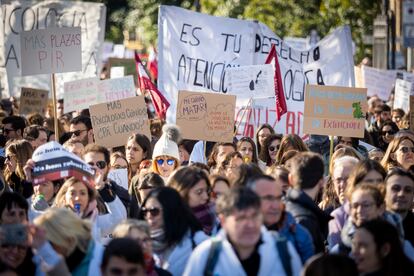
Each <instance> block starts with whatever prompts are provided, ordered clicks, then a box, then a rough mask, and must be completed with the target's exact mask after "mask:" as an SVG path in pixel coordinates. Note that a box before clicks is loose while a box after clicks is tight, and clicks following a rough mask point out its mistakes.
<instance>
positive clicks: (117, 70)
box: [110, 66, 125, 79]
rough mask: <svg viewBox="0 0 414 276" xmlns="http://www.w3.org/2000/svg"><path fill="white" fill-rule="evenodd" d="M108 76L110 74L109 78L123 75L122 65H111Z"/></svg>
mask: <svg viewBox="0 0 414 276" xmlns="http://www.w3.org/2000/svg"><path fill="white" fill-rule="evenodd" d="M110 76H111V79H116V78H122V77H124V76H125V67H122V66H115V67H111V71H110Z"/></svg>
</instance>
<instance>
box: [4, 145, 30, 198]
mask: <svg viewBox="0 0 414 276" xmlns="http://www.w3.org/2000/svg"><path fill="white" fill-rule="evenodd" d="M5 153H6V160H5V162H4V163H5V165H6V168H5V169H4V178H5V181H6V183H7V184H8V185H9V187H10V188H11V189H12V190H13V191H15V192H17V193H20V194H21V195H23V196H24V197H25V198H28V197H30V196H31V195H32V193H33V189H32V186H31V185H24V182H25V179H26V175H25V173H24V170H23V168H24V166H25V165H26V162H27V160H29V159H30V158H32V154H33V148H32V146H31V145H30V143H29V142H28V141H26V140H14V141H11V142H10V143H8V144H7V145H6V151H5Z"/></svg>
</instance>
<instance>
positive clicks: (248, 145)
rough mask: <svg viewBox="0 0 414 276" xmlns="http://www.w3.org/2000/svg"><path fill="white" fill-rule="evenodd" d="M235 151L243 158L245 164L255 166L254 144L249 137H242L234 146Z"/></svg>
mask: <svg viewBox="0 0 414 276" xmlns="http://www.w3.org/2000/svg"><path fill="white" fill-rule="evenodd" d="M236 148H237V151H238V152H240V154H241V155H242V156H243V161H244V162H245V163H248V162H253V163H255V164H257V161H258V158H257V151H256V144H255V143H254V141H253V140H252V138H250V137H242V138H240V140H239V141H237V144H236Z"/></svg>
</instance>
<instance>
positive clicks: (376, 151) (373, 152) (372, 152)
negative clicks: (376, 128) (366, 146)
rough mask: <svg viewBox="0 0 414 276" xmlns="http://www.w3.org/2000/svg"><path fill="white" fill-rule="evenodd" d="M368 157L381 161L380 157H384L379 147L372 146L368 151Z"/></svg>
mask: <svg viewBox="0 0 414 276" xmlns="http://www.w3.org/2000/svg"><path fill="white" fill-rule="evenodd" d="M368 158H369V159H371V160H374V161H377V162H381V160H382V158H384V152H383V151H382V150H380V149H377V148H373V149H372V150H370V151H368Z"/></svg>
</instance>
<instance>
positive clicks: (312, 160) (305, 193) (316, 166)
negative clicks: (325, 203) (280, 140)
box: [286, 152, 331, 253]
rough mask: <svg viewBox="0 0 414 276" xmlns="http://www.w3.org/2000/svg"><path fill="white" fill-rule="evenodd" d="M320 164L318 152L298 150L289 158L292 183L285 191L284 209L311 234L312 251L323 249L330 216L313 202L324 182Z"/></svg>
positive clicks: (321, 163) (322, 166)
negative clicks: (290, 160)
mask: <svg viewBox="0 0 414 276" xmlns="http://www.w3.org/2000/svg"><path fill="white" fill-rule="evenodd" d="M323 170H324V164H323V161H322V158H321V156H320V155H318V154H315V153H311V152H302V153H299V154H298V155H296V156H295V157H294V158H293V159H292V167H291V170H290V174H289V183H290V184H291V185H292V186H293V189H290V190H289V191H288V192H287V195H286V210H287V211H288V212H290V213H291V214H292V215H293V217H294V218H295V220H296V222H298V223H299V224H301V225H303V226H304V227H305V228H306V229H307V230H308V231H309V232H310V234H311V235H312V239H313V243H314V247H315V252H316V253H320V252H324V251H325V240H326V236H327V234H328V233H327V232H328V221H329V220H330V218H331V217H330V216H329V215H327V214H326V213H324V212H323V211H322V210H321V209H320V208H319V207H318V205H316V203H315V202H314V200H315V199H316V197H317V195H318V193H319V191H320V189H321V187H322V186H323V184H324V178H323Z"/></svg>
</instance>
